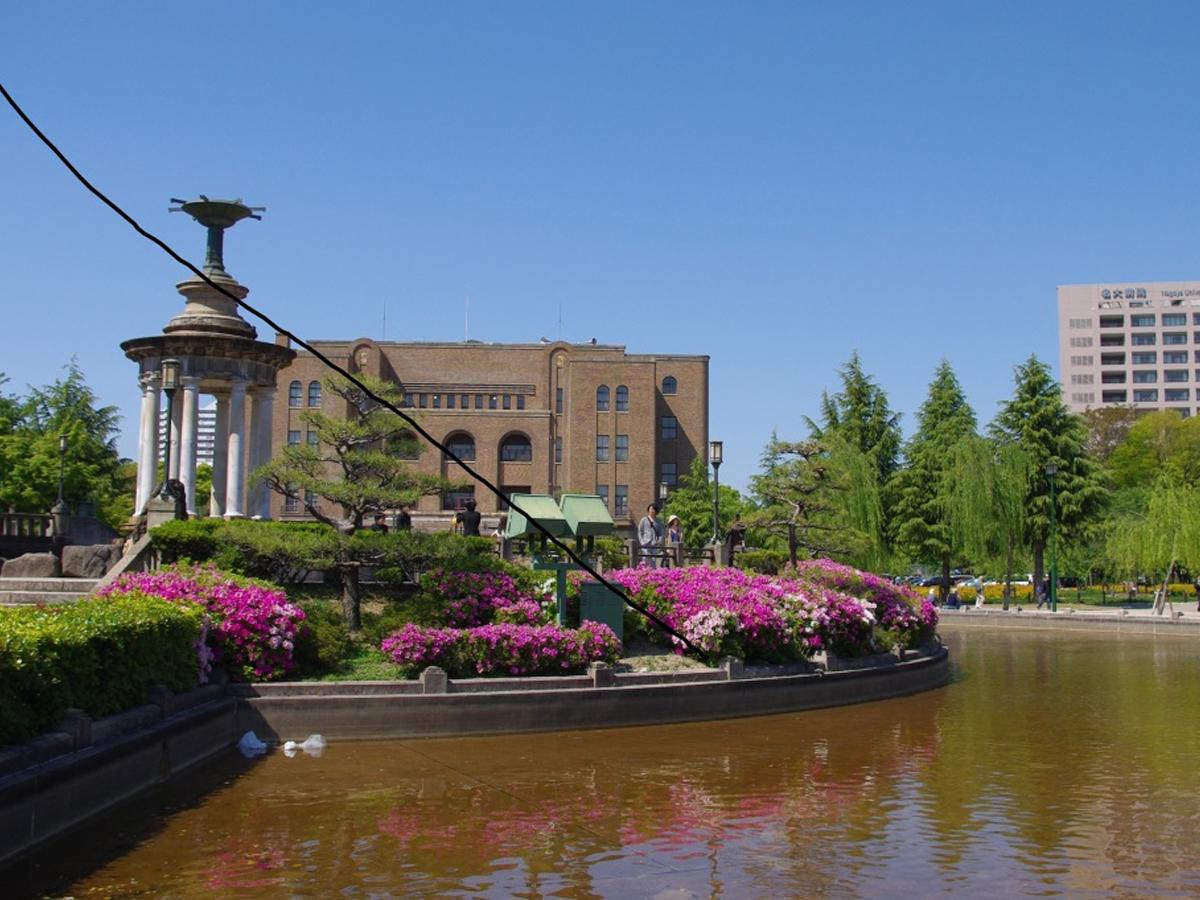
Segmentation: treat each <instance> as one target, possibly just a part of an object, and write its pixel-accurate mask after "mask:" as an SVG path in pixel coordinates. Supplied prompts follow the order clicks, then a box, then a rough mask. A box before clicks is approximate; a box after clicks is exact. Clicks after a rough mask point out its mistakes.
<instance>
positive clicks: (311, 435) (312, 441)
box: [305, 428, 318, 447]
mask: <svg viewBox="0 0 1200 900" xmlns="http://www.w3.org/2000/svg"><path fill="white" fill-rule="evenodd" d="M305 440H307V441H308V446H310V447H315V446H317V444H318V441H317V433H316V432H315V431H313V429H311V428H310V429H308V434H306V435H305Z"/></svg>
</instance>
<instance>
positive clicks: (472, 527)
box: [458, 500, 483, 537]
mask: <svg viewBox="0 0 1200 900" xmlns="http://www.w3.org/2000/svg"><path fill="white" fill-rule="evenodd" d="M463 505H464V506H465V507H466V509H464V510H463V511H462V512H461V513H459V516H458V521H459V523H460V524H461V525H462V533H463V536H464V537H479V536H480V535H479V523H480V521H482V520H483V516H482V515H480V514H479V513H478V512H477V511H476V509H475V501H474V500H468V501H467V502H466V503H464V504H463Z"/></svg>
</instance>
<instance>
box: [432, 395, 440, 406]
mask: <svg viewBox="0 0 1200 900" xmlns="http://www.w3.org/2000/svg"><path fill="white" fill-rule="evenodd" d="M433 408H434V409H441V408H442V395H441V394H434V395H433Z"/></svg>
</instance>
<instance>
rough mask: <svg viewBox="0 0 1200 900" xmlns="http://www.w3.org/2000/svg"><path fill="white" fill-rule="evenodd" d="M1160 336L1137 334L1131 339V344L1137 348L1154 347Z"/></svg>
mask: <svg viewBox="0 0 1200 900" xmlns="http://www.w3.org/2000/svg"><path fill="white" fill-rule="evenodd" d="M1157 337H1158V335H1156V334H1153V333H1150V334H1135V335H1133V337H1132V338H1131V339H1130V343H1131V344H1133V346H1135V347H1153V346H1154V345H1155V344H1156V343H1158V341H1157Z"/></svg>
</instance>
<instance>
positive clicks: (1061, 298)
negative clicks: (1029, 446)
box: [1058, 281, 1200, 416]
mask: <svg viewBox="0 0 1200 900" xmlns="http://www.w3.org/2000/svg"><path fill="white" fill-rule="evenodd" d="M1058 342H1059V361H1060V367H1061V368H1060V371H1061V372H1062V383H1063V399H1064V400H1065V401H1066V403H1067V405H1068V406H1069V407H1070V408H1071V410H1072V411H1073V412H1083V411H1085V410H1087V409H1092V408H1095V407H1100V406H1118V405H1130V406H1133V407H1135V408H1137V409H1139V410H1161V409H1174V410H1176V411H1177V412H1179V414H1180V415H1183V416H1189V415H1192V413H1194V412H1200V394H1198V391H1200V281H1162V282H1129V283H1115V284H1074V285H1061V286H1059V288H1058Z"/></svg>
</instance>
